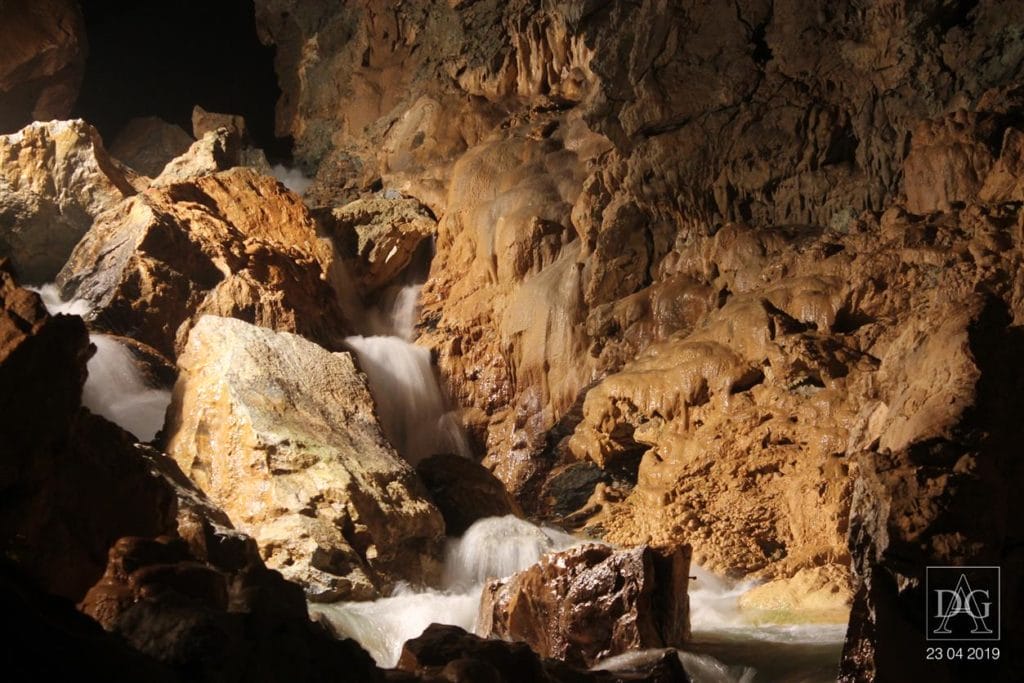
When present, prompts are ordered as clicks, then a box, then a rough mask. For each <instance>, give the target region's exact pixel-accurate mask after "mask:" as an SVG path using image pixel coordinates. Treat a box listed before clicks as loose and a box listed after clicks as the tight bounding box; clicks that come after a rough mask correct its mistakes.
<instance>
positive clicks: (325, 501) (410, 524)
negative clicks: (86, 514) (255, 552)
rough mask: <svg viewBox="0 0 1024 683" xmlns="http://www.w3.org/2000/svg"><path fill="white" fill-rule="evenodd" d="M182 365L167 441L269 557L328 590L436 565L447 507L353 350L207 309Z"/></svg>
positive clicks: (378, 583)
mask: <svg viewBox="0 0 1024 683" xmlns="http://www.w3.org/2000/svg"><path fill="white" fill-rule="evenodd" d="M178 364H179V368H180V371H181V375H180V377H179V379H178V383H177V385H176V386H175V390H174V398H173V401H172V404H171V408H170V411H169V417H168V433H169V435H170V436H169V441H168V446H167V452H168V453H169V454H170V455H171V456H172V457H174V459H175V460H176V461H177V462H178V463H179V464H180V465H181V468H182V470H183V471H184V472H185V474H187V475H188V476H189V477H190V478H191V479H193V480H194V481H195V482H196V484H197V485H198V486H199V487H200V488H201V489H202V490H203V491H204V492H205V493H206V494H207V495H209V496H210V498H211V499H213V500H214V501H215V502H216V503H217V504H218V505H219V506H220V507H221V508H223V509H224V511H225V512H226V513H227V514H228V516H229V517H230V518H231V519H232V521H233V522H234V523H235V524H236V525H237V526H238V528H240V529H241V530H243V531H245V532H246V533H249V534H251V535H252V536H253V537H254V538H255V539H256V542H257V543H258V544H259V547H260V552H261V554H262V556H263V557H264V559H265V560H266V562H267V564H268V566H269V567H271V568H274V569H278V570H280V571H281V572H282V573H284V575H285V576H286V577H287V578H289V579H291V580H294V581H297V582H299V583H301V584H302V585H303V586H304V587H305V589H306V592H307V594H308V595H309V596H310V597H311V598H313V599H316V600H324V601H330V600H335V599H339V598H350V599H364V598H368V597H371V596H373V595H376V594H377V591H378V590H380V589H387V588H388V587H389V586H390V585H391V584H392V583H393V582H394V581H396V580H400V579H402V580H407V581H414V582H417V583H418V582H421V581H423V582H429V581H430V580H431V578H432V577H436V576H437V575H438V572H439V570H440V564H439V561H438V559H439V553H440V541H441V538H442V537H443V533H444V524H443V521H442V518H441V515H440V513H439V512H438V511H437V508H435V507H434V506H433V505H432V504H431V503H430V502H429V500H428V499H427V497H426V492H425V491H424V490H423V489H422V484H421V483H420V482H419V481H418V479H417V478H416V474H415V472H414V471H413V470H412V468H411V467H410V466H409V465H407V464H406V463H405V462H404V461H402V460H401V459H400V458H399V457H398V456H397V455H396V454H395V452H394V450H392V448H391V447H390V446H389V445H388V444H387V443H386V441H385V440H384V437H383V436H382V435H381V431H380V425H379V423H378V422H377V418H376V416H375V415H374V408H373V399H372V398H371V396H370V393H369V391H368V390H367V388H366V385H365V381H364V379H363V376H362V375H361V374H360V373H359V372H358V371H357V370H356V368H355V366H354V364H353V362H352V358H351V356H350V355H348V354H347V353H330V352H328V351H326V350H324V349H322V348H320V347H318V346H316V345H315V344H313V343H311V342H308V341H306V340H304V339H302V338H301V337H297V336H295V335H292V334H287V333H275V332H272V331H270V330H267V329H264V328H260V327H255V326H253V325H249V324H247V323H244V322H241V321H238V320H233V319H227V318H217V317H213V316H204V317H203V318H201V319H200V320H199V322H198V323H197V324H196V325H195V327H193V329H192V331H191V333H190V335H189V341H188V345H187V346H186V349H185V351H184V353H183V354H182V356H181V357H180V358H179V363H178Z"/></svg>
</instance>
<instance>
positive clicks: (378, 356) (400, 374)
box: [345, 284, 471, 465]
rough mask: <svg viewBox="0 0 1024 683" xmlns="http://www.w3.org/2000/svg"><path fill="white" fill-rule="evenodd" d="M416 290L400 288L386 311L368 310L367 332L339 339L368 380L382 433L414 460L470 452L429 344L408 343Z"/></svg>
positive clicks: (413, 315) (410, 336)
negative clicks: (355, 359) (383, 313)
mask: <svg viewBox="0 0 1024 683" xmlns="http://www.w3.org/2000/svg"><path fill="white" fill-rule="evenodd" d="M419 292H420V285H418V284H412V285H407V286H405V287H403V288H401V289H400V290H398V292H397V293H396V294H395V297H394V302H393V303H392V305H391V307H390V311H389V312H388V314H387V315H384V316H381V315H377V314H371V315H369V316H368V327H369V328H370V331H371V333H372V334H370V335H368V336H363V335H356V336H352V337H348V338H347V339H345V342H346V343H347V344H348V346H349V347H350V348H351V349H352V351H353V352H355V354H356V356H357V357H358V359H359V367H360V368H362V370H363V372H365V373H366V376H367V379H368V380H369V385H370V392H371V393H372V394H373V399H374V403H376V405H377V415H378V417H379V418H380V421H381V427H382V428H383V429H384V434H385V435H386V436H387V437H388V440H389V441H390V442H391V445H393V446H394V447H395V449H396V450H397V451H398V452H399V453H400V454H401V455H402V456H403V457H404V458H405V459H406V460H408V461H409V462H410V463H412V464H414V465H415V464H416V463H418V462H419V461H420V460H422V459H423V458H425V457H428V456H430V455H433V454H435V453H445V452H447V453H457V454H459V455H462V456H464V457H469V456H470V455H471V453H470V449H469V444H468V443H467V441H466V437H465V435H464V434H463V432H462V428H461V426H460V425H459V422H458V419H457V418H456V416H455V415H454V413H452V412H450V411H449V410H448V409H447V407H446V401H445V398H444V395H443V394H442V393H441V388H440V387H439V386H438V384H437V378H436V377H435V375H434V366H433V364H432V363H431V359H430V350H429V349H426V348H423V347H422V346H416V345H415V344H413V343H412V340H413V337H414V335H415V322H416V307H417V301H418V299H419Z"/></svg>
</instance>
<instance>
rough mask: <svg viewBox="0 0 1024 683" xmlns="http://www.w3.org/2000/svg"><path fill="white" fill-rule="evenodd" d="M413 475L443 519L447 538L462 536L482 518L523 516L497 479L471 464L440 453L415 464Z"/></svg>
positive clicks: (465, 459)
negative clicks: (421, 483)
mask: <svg viewBox="0 0 1024 683" xmlns="http://www.w3.org/2000/svg"><path fill="white" fill-rule="evenodd" d="M416 473H417V474H418V475H419V477H420V479H421V480H422V481H423V484H424V486H426V488H427V491H428V492H429V493H430V499H431V500H432V501H433V502H434V504H435V505H437V507H438V509H439V510H440V511H441V514H442V515H443V516H444V527H445V533H447V534H448V535H449V536H461V535H462V534H463V532H465V531H466V529H468V528H469V527H470V526H472V524H473V522H475V521H477V520H478V519H483V518H484V517H504V516H505V515H512V514H518V515H519V516H522V510H521V509H520V508H519V505H518V504H517V503H516V501H515V499H514V498H512V496H511V495H509V492H508V491H506V490H505V487H504V486H502V484H501V482H500V481H498V479H497V477H495V476H494V475H493V474H491V473H490V472H488V471H487V469H486V468H484V467H483V466H481V465H480V464H478V463H475V462H473V461H472V460H469V459H467V458H463V457H461V456H458V455H454V454H452V453H439V454H437V455H432V456H430V457H429V458H425V459H423V460H421V461H420V462H418V463H417V464H416Z"/></svg>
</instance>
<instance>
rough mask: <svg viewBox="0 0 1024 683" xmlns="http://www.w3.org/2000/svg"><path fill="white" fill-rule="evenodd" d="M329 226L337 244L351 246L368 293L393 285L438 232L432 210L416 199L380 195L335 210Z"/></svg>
mask: <svg viewBox="0 0 1024 683" xmlns="http://www.w3.org/2000/svg"><path fill="white" fill-rule="evenodd" d="M325 225H326V227H327V229H328V232H329V233H330V235H331V236H332V237H333V238H334V240H335V243H336V244H339V245H346V246H347V247H348V249H346V250H345V251H348V252H350V253H348V254H347V257H348V258H349V260H350V261H351V263H352V270H353V274H354V275H355V277H356V279H357V281H358V283H359V284H360V285H361V287H362V290H363V292H364V294H369V293H372V292H374V291H376V290H378V289H380V288H381V287H384V286H386V285H388V284H390V283H391V282H393V281H394V280H395V278H396V277H397V276H398V275H399V274H400V273H401V272H402V271H403V270H404V269H405V268H406V267H407V266H408V265H409V264H410V262H411V261H412V258H413V255H414V254H415V253H416V249H417V247H419V246H420V244H421V243H422V242H423V241H424V240H426V239H428V238H430V237H432V236H433V235H434V233H435V232H436V230H437V221H436V220H435V219H434V217H433V216H432V215H431V213H430V211H429V210H428V209H427V208H426V207H425V206H423V205H422V204H420V203H419V202H418V201H416V200H415V199H408V198H404V199H388V198H386V197H380V196H377V197H372V198H368V199H357V200H356V201H354V202H351V203H349V204H346V205H345V206H343V207H340V208H336V209H333V210H332V211H331V212H330V218H329V219H327V220H325ZM343 249H344V247H343Z"/></svg>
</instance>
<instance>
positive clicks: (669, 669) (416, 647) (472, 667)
mask: <svg viewBox="0 0 1024 683" xmlns="http://www.w3.org/2000/svg"><path fill="white" fill-rule="evenodd" d="M398 670H399V671H406V672H409V673H410V674H417V675H416V676H415V677H413V676H410V677H409V678H407V679H406V678H402V677H401V675H400V674H399V675H395V676H394V677H393V678H389V679H388V680H393V681H406V680H408V681H410V683H411V682H412V681H417V680H443V681H453V682H454V683H477V682H479V681H487V682H488V683H570V682H572V683H576V682H579V683H589V682H591V681H592V682H593V683H619V682H622V683H624V682H625V681H637V682H639V683H643V682H646V683H687V682H688V681H689V680H690V678H689V676H687V675H686V672H685V671H684V670H683V667H682V664H680V662H679V658H678V657H677V656H676V653H675V652H673V651H671V650H670V651H668V652H666V653H664V655H663V656H662V657H660V658H656V659H655V660H654V661H652V662H650V663H648V664H647V665H646V666H644V667H643V668H640V669H638V670H637V669H635V670H632V671H625V672H615V673H612V672H607V671H581V670H580V669H576V668H573V667H571V666H567V665H565V664H563V663H562V662H559V661H557V660H553V659H542V658H540V657H538V656H537V653H535V652H533V651H532V650H530V648H528V647H526V646H525V645H523V644H522V643H506V642H502V641H500V640H490V639H482V638H479V637H477V636H474V635H472V634H470V633H466V632H465V631H463V630H462V629H460V628H459V627H458V626H442V625H440V624H434V625H432V626H430V627H429V628H427V630H426V631H424V632H423V635H421V636H420V637H419V638H415V639H413V640H410V641H409V642H408V643H406V645H405V648H404V649H403V650H402V658H401V659H400V660H399V662H398Z"/></svg>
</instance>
